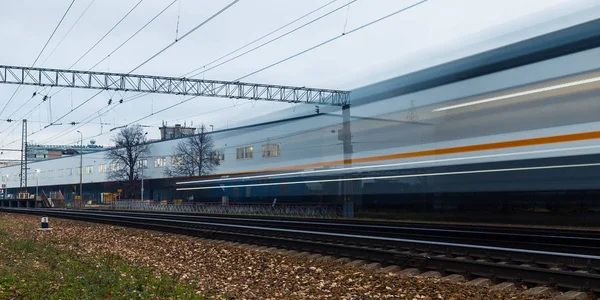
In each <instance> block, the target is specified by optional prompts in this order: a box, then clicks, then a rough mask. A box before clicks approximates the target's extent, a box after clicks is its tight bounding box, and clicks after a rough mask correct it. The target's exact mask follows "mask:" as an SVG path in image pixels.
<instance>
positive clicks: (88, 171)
mask: <svg viewBox="0 0 600 300" xmlns="http://www.w3.org/2000/svg"><path fill="white" fill-rule="evenodd" d="M92 173H94V166H85V174H92Z"/></svg>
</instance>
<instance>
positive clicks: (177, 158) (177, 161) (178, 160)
mask: <svg viewBox="0 0 600 300" xmlns="http://www.w3.org/2000/svg"><path fill="white" fill-rule="evenodd" d="M181 164H182V160H181V156H173V157H171V165H172V166H181Z"/></svg>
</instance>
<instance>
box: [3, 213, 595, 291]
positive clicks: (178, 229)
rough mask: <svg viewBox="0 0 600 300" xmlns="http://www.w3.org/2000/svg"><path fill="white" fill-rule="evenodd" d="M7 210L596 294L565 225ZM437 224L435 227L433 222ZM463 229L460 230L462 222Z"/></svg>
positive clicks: (584, 243)
mask: <svg viewBox="0 0 600 300" xmlns="http://www.w3.org/2000/svg"><path fill="white" fill-rule="evenodd" d="M1 210H2V211H6V212H16V213H26V214H35V215H46V216H52V217H59V218H66V219H73V220H80V221H88V222H98V223H105V224H113V225H121V226H129V227H135V228H142V229H150V230H159V231H165V232H171V233H176V234H184V235H192V236H198V237H203V238H211V239H220V240H228V241H233V242H239V243H249V244H256V245H261V246H267V247H277V248H285V249H292V250H297V251H307V252H315V253H321V254H324V255H332V256H336V257H349V258H354V259H361V260H365V261H370V262H379V263H381V264H382V265H399V266H401V267H404V268H417V269H420V270H425V271H437V272H439V273H440V274H444V275H446V274H460V275H463V276H464V277H465V278H478V277H483V278H489V279H492V280H494V281H510V282H518V283H520V284H527V285H531V286H533V285H545V286H549V287H554V288H557V289H563V290H580V291H586V292H590V293H594V294H596V295H598V294H600V274H599V273H600V236H599V234H598V233H597V232H590V233H588V234H586V233H585V232H582V231H574V232H572V233H573V234H569V231H567V230H560V231H549V230H548V231H546V230H541V229H529V230H525V229H523V230H522V231H517V230H516V229H514V228H507V229H504V228H479V227H474V228H473V229H471V230H470V229H469V228H468V226H462V227H460V226H458V227H457V226H448V228H419V227H412V226H403V225H399V224H392V225H390V224H383V225H376V224H374V223H370V224H364V223H362V224H361V222H358V223H343V222H340V221H337V222H321V221H317V220H310V221H308V222H307V220H275V219H264V218H240V217H235V218H229V217H223V216H197V215H196V216H194V215H180V214H169V213H141V212H112V211H69V210H44V209H7V208H4V209H1ZM437 226H439V225H435V226H434V227H437ZM459 227H460V228H459Z"/></svg>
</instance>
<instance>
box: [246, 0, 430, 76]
mask: <svg viewBox="0 0 600 300" xmlns="http://www.w3.org/2000/svg"><path fill="white" fill-rule="evenodd" d="M427 1H428V0H421V1H419V2H417V3H414V4H412V5H409V6H407V7H404V8H402V9H399V10H396V11H394V12H392V13H390V14H387V15H385V16H383V17H381V18H378V19H376V20H374V21H371V22H369V23H366V24H363V25H361V26H359V27H356V28H354V29H352V30H350V31H348V32H346V33H343V34H340V35H338V36H335V37H333V38H331V39H329V40H326V41H324V42H322V43H319V44H317V45H315V46H312V47H310V48H308V49H306V50H303V51H300V52H298V53H296V54H294V55H291V56H288V57H286V58H284V59H282V60H280V61H277V62H275V63H272V64H270V65H268V66H266V67H263V68H260V69H258V70H256V71H254V72H252V73H249V74H246V75H244V76H242V77H239V78H237V79H235V81H239V80H242V79H245V78H248V77H250V76H252V75H255V74H257V73H260V72H262V71H265V70H267V69H270V68H272V67H274V66H276V65H279V64H281V63H284V62H286V61H288V60H290V59H293V58H296V57H298V56H300V55H302V54H305V53H307V52H310V51H312V50H315V49H317V48H319V47H321V46H324V45H327V44H329V43H331V42H333V41H335V40H337V39H339V38H341V37H344V36H348V35H350V34H352V33H355V32H357V31H359V30H361V29H364V28H367V27H369V26H371V25H373V24H376V23H379V22H381V21H383V20H385V19H388V18H390V17H392V16H395V15H397V14H399V13H402V12H404V11H407V10H409V9H411V8H413V7H416V6H419V5H421V4H423V3H425V2H427Z"/></svg>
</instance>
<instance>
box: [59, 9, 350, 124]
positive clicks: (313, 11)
mask: <svg viewBox="0 0 600 300" xmlns="http://www.w3.org/2000/svg"><path fill="white" fill-rule="evenodd" d="M336 1H338V0H333V1H330V2H329V3H327V4H325V5H322V6H320V7H318V8H317V9H315V10H312V11H311V12H309V13H307V14H305V15H303V16H301V17H299V18H297V19H295V20H293V21H291V22H289V23H287V24H285V25H284V26H281V27H279V28H278V29H276V30H273V31H271V32H269V33H267V34H266V35H263V36H262V37H260V38H259V39H257V40H255V41H253V42H251V43H249V44H246V45H245V46H243V47H242V48H239V49H238V50H235V51H234V52H232V53H235V52H237V51H239V50H240V49H243V48H245V47H247V46H248V45H251V44H253V43H255V42H256V41H259V40H261V39H263V38H264V37H267V36H269V35H271V34H273V33H275V32H277V31H279V30H281V29H283V28H285V27H287V26H289V25H291V24H293V23H295V22H297V21H299V20H301V19H303V18H306V17H307V16H309V15H311V14H313V13H315V12H317V11H319V10H321V9H323V8H325V7H327V6H329V5H331V4H332V3H334V2H336ZM355 1H357V0H353V1H350V2H349V3H348V4H346V5H344V6H341V7H340V8H338V9H336V10H334V11H332V12H330V13H328V14H326V15H323V16H321V17H319V18H317V19H315V20H313V21H311V22H309V23H308V24H310V23H313V22H315V21H317V20H319V19H321V18H324V17H325V16H328V15H330V14H332V13H333V12H335V11H337V10H339V9H341V8H343V7H346V6H348V5H350V4H351V3H353V2H355ZM175 2H176V0H175V1H173V2H171V3H170V4H169V5H168V6H167V7H165V8H164V9H163V10H162V11H161V12H159V14H157V15H156V16H155V17H154V18H152V19H151V20H150V22H148V23H147V24H146V25H144V26H143V27H142V28H140V29H139V30H138V31H137V32H136V33H134V35H132V36H131V37H130V38H129V39H127V40H126V41H125V42H124V43H123V44H121V45H120V46H119V47H117V48H116V49H115V50H114V51H113V52H111V54H113V53H114V52H115V51H117V50H118V49H119V48H121V47H122V46H123V45H124V44H125V43H126V42H128V41H129V40H131V39H132V38H133V37H134V36H135V35H137V34H138V33H139V32H140V31H141V30H143V29H144V28H145V27H146V26H148V25H149V24H150V23H151V22H152V21H154V20H155V19H156V18H157V17H158V16H160V15H161V14H162V13H163V12H164V11H166V10H167V9H168V8H169V7H171V6H172V5H173V4H174V3H175ZM235 2H237V1H234V2H232V3H231V4H230V5H228V6H226V7H225V8H223V9H222V10H221V11H219V12H217V13H216V14H215V15H213V16H212V17H211V18H209V19H208V20H206V21H204V22H203V23H201V24H199V25H198V26H196V27H195V28H194V29H192V30H191V31H189V32H188V33H186V34H185V35H184V36H182V38H181V39H183V38H184V37H186V36H187V35H189V34H190V33H192V32H193V31H194V30H196V29H198V28H199V27H200V26H202V25H204V24H206V23H207V22H208V21H210V20H211V19H212V18H214V17H216V16H217V15H218V14H220V13H222V12H223V11H225V10H226V9H228V8H229V7H231V6H232V5H233V4H235ZM308 24H304V25H303V26H301V27H299V28H296V29H295V30H293V31H292V32H294V31H297V30H299V29H301V28H303V27H305V26H307V25H308ZM290 33H291V32H289V33H286V34H285V35H287V34H290ZM281 37H283V36H281ZM281 37H278V38H277V39H279V38H281ZM181 39H179V40H181ZM272 41H274V40H271V41H269V43H270V42H272ZM262 46H264V45H261V46H259V47H258V48H260V47H262ZM168 47H169V46H168ZM258 48H255V49H253V50H251V51H254V50H256V49H258ZM111 54H109V55H107V56H106V57H105V58H104V59H103V60H102V61H104V60H105V59H106V58H108V57H109V56H110V55H111ZM158 54H160V53H158ZM228 55H230V54H227V55H225V56H223V57H226V56H228ZM223 57H221V58H219V59H217V61H218V60H220V59H222V58H223ZM151 59H152V58H151ZM102 61H100V62H98V63H97V64H96V65H94V67H95V66H97V65H98V64H100V63H101V62H102ZM210 64H212V62H211V63H209V65H210ZM140 66H141V65H140ZM94 67H92V68H94ZM184 76H185V75H184ZM190 100H191V99H188V100H186V102H187V101H190ZM179 104H181V103H179ZM179 104H176V105H179ZM170 108H171V107H169V108H167V109H170ZM92 115H95V114H92ZM94 119H95V118H94ZM83 122H85V121H82V125H81V126H83V125H85V124H84V123H83ZM81 126H79V127H78V128H80V127H81ZM73 130H74V129H73ZM67 131H69V130H67Z"/></svg>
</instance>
